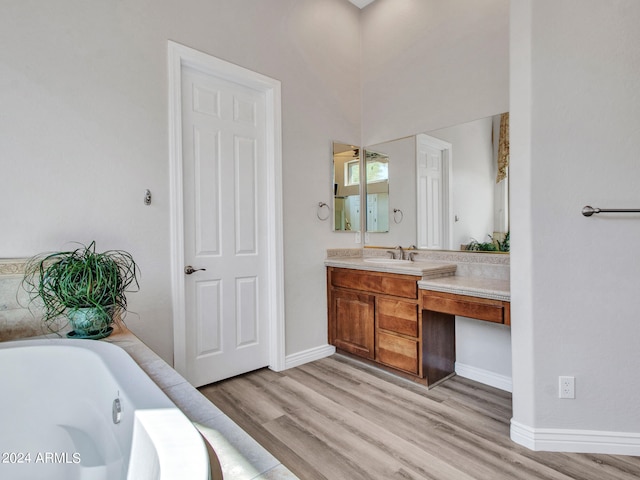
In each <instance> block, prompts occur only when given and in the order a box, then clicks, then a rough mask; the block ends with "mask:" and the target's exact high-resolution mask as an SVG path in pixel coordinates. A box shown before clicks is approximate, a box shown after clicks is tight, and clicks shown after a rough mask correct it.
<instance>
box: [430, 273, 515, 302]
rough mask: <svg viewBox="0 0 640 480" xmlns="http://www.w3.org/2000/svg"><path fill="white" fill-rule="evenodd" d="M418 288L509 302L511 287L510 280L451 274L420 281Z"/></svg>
mask: <svg viewBox="0 0 640 480" xmlns="http://www.w3.org/2000/svg"><path fill="white" fill-rule="evenodd" d="M418 288H420V289H422V290H432V291H436V292H444V293H454V294H458V295H469V296H471V297H480V298H490V299H493V300H502V301H505V302H509V301H510V300H511V289H510V282H509V280H496V279H494V278H484V277H462V276H457V275H456V276H449V277H440V278H429V279H422V280H420V281H418Z"/></svg>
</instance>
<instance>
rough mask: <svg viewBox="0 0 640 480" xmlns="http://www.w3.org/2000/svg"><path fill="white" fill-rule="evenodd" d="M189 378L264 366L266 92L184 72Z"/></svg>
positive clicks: (198, 380) (208, 378) (202, 380)
mask: <svg viewBox="0 0 640 480" xmlns="http://www.w3.org/2000/svg"><path fill="white" fill-rule="evenodd" d="M181 85H182V158H183V202H184V205H183V208H184V262H185V269H186V270H185V280H184V289H185V290H184V292H185V297H184V299H185V316H186V319H185V337H186V363H187V364H186V376H187V378H188V380H189V381H190V382H191V383H192V384H193V385H195V386H200V385H205V384H208V383H212V382H215V381H218V380H221V379H224V378H228V377H231V376H234V375H238V374H240V373H244V372H247V371H251V370H255V369H257V368H261V367H264V366H267V365H269V337H268V335H269V331H268V330H269V322H268V314H267V312H266V307H267V305H268V298H267V295H268V289H267V286H268V281H267V269H268V256H267V234H266V232H267V225H266V222H267V218H268V215H267V213H268V212H267V211H266V208H267V202H266V194H267V185H266V179H267V177H268V174H267V171H266V162H265V157H266V154H265V149H266V138H265V132H266V129H265V93H264V92H261V91H258V90H254V89H252V88H249V87H247V86H244V85H240V84H237V83H234V82H232V81H229V80H225V79H223V78H220V77H216V76H214V75H211V74H209V73H205V72H203V71H199V70H196V69H193V68H190V67H186V66H184V67H183V68H182V78H181Z"/></svg>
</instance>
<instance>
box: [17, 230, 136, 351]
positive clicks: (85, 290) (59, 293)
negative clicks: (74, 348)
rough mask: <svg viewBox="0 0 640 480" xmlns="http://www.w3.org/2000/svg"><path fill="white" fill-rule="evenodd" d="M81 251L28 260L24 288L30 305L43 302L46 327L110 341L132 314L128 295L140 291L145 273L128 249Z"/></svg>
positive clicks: (86, 248) (92, 246) (84, 248)
mask: <svg viewBox="0 0 640 480" xmlns="http://www.w3.org/2000/svg"><path fill="white" fill-rule="evenodd" d="M80 245H81V246H80V247H79V248H77V249H75V250H70V251H64V252H53V253H42V254H39V255H36V256H34V257H32V258H31V259H30V260H28V262H27V264H26V266H25V274H24V278H23V280H22V286H23V288H24V289H25V290H26V291H27V293H28V294H29V300H30V303H32V302H34V301H36V302H37V303H40V302H41V306H42V307H43V318H42V321H43V323H44V324H45V325H46V326H47V328H48V329H49V330H50V331H53V332H56V333H57V332H58V331H59V330H60V329H61V328H63V327H64V326H65V325H66V324H60V321H59V320H60V319H61V318H64V317H66V318H67V319H68V321H69V322H70V323H71V326H72V328H73V331H71V332H69V333H68V334H67V336H68V337H73V338H93V339H98V338H104V337H107V336H109V335H110V334H111V332H112V331H113V326H112V325H113V323H114V321H116V320H117V319H121V318H123V317H124V315H125V313H126V310H127V298H126V296H125V293H126V292H133V291H138V290H139V288H140V286H139V284H138V278H137V276H138V274H139V269H138V265H137V264H136V262H135V261H134V260H133V257H132V256H131V254H130V253H128V252H125V251H123V250H107V251H105V252H102V253H98V252H96V242H95V241H93V242H91V243H90V244H89V245H88V246H86V245H82V244H80Z"/></svg>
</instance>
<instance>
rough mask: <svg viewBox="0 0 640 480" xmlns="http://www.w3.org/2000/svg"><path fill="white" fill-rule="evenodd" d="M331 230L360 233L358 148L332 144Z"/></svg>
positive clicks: (343, 144) (344, 144)
mask: <svg viewBox="0 0 640 480" xmlns="http://www.w3.org/2000/svg"><path fill="white" fill-rule="evenodd" d="M333 213H334V220H333V230H334V231H336V232H359V231H360V148H359V147H355V146H353V145H349V144H346V143H339V142H333Z"/></svg>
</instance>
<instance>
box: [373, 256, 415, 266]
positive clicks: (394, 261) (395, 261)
mask: <svg viewBox="0 0 640 480" xmlns="http://www.w3.org/2000/svg"><path fill="white" fill-rule="evenodd" d="M364 261H365V262H367V263H379V264H384V265H398V264H403V263H404V264H406V263H413V262H412V261H410V260H399V259H396V258H383V257H375V258H365V259H364Z"/></svg>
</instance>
